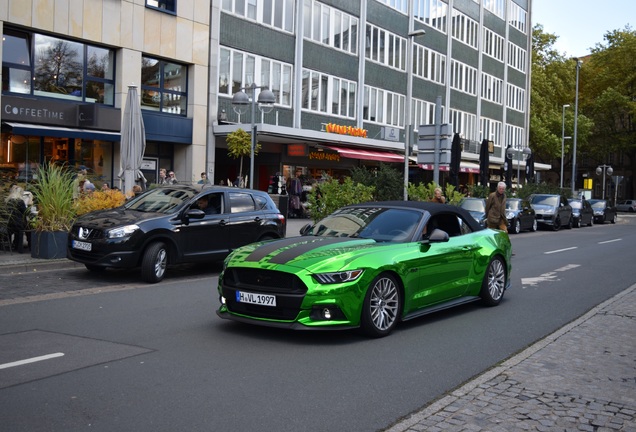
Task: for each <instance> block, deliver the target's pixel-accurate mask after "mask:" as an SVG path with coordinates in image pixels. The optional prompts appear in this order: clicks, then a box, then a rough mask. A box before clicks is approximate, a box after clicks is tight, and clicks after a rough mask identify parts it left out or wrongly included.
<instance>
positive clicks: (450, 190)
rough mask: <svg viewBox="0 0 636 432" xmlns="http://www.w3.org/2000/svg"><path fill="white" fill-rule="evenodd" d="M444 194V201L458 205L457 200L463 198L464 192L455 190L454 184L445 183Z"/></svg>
mask: <svg viewBox="0 0 636 432" xmlns="http://www.w3.org/2000/svg"><path fill="white" fill-rule="evenodd" d="M444 196H445V197H446V203H447V204H451V205H459V202H460V201H461V200H462V198H464V194H463V193H461V192H459V191H457V190H455V186H453V185H452V184H450V183H447V184H446V189H445V190H444Z"/></svg>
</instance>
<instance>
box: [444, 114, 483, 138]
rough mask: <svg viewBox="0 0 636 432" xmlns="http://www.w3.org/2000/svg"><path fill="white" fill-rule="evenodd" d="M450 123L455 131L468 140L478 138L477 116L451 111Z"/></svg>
mask: <svg viewBox="0 0 636 432" xmlns="http://www.w3.org/2000/svg"><path fill="white" fill-rule="evenodd" d="M449 114H450V123H451V124H452V125H453V131H454V132H455V133H458V134H460V135H463V136H464V137H467V138H468V139H475V137H476V136H477V116H476V115H475V114H471V113H467V112H464V111H459V110H456V109H451V110H450V111H449Z"/></svg>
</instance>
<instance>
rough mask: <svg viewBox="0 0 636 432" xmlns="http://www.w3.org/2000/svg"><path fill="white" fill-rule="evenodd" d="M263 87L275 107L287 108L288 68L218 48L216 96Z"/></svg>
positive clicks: (257, 57) (289, 85) (290, 69)
mask: <svg viewBox="0 0 636 432" xmlns="http://www.w3.org/2000/svg"><path fill="white" fill-rule="evenodd" d="M255 77H260V81H258V80H257V82H256V84H257V85H260V86H267V87H268V88H269V89H270V90H271V91H272V92H273V93H274V96H276V102H275V103H276V104H277V105H283V106H286V107H291V89H292V65H290V64H287V63H282V62H278V61H274V60H270V59H267V58H262V57H259V56H254V55H251V54H247V53H242V52H240V51H235V50H232V49H229V48H224V47H221V49H220V56H219V94H222V95H226V96H230V97H231V96H233V95H234V93H237V92H239V91H240V89H241V88H243V87H247V86H248V85H251V84H253V83H254V78H255Z"/></svg>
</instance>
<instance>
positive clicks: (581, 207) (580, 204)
mask: <svg viewBox="0 0 636 432" xmlns="http://www.w3.org/2000/svg"><path fill="white" fill-rule="evenodd" d="M568 202H569V203H570V206H571V207H572V226H573V227H574V228H580V227H582V226H586V225H587V226H592V225H594V210H592V206H591V205H590V203H589V201H587V200H585V199H579V198H573V199H571V200H569V201H568Z"/></svg>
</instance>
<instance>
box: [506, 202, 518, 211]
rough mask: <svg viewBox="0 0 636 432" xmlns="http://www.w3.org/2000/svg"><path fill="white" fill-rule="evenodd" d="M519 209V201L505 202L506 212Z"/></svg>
mask: <svg viewBox="0 0 636 432" xmlns="http://www.w3.org/2000/svg"><path fill="white" fill-rule="evenodd" d="M520 208H521V201H519V200H506V210H519V209H520Z"/></svg>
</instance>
